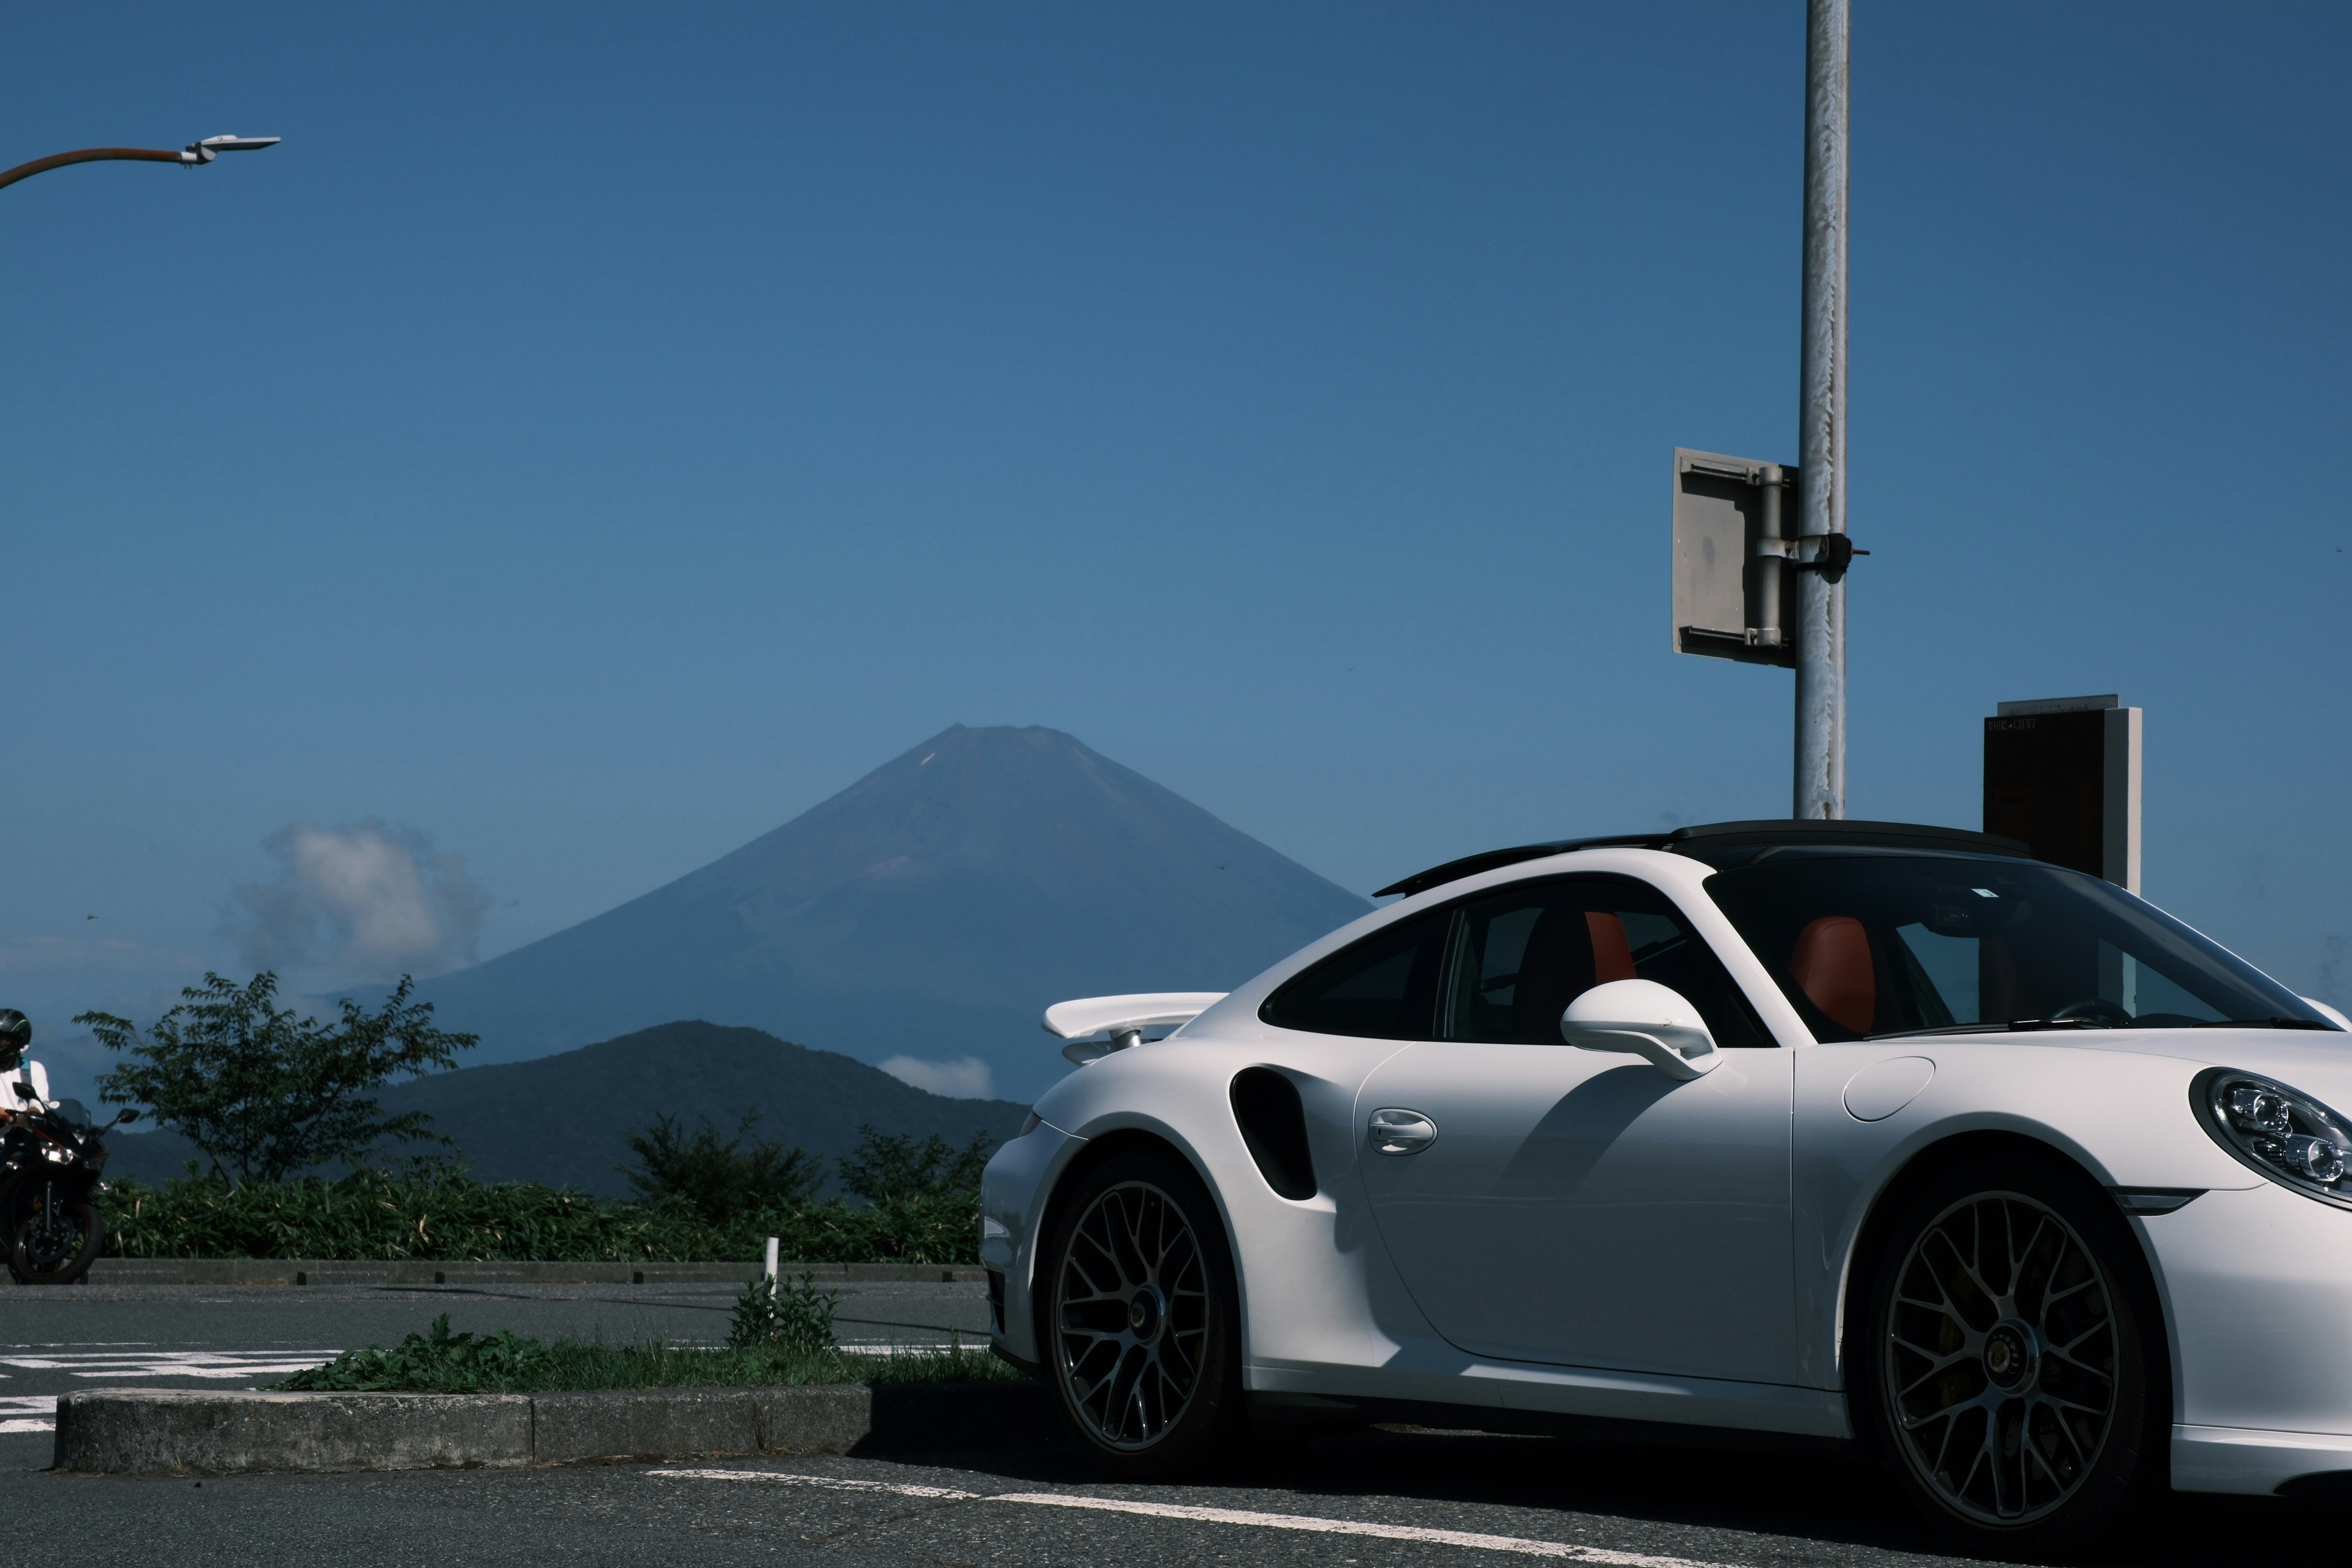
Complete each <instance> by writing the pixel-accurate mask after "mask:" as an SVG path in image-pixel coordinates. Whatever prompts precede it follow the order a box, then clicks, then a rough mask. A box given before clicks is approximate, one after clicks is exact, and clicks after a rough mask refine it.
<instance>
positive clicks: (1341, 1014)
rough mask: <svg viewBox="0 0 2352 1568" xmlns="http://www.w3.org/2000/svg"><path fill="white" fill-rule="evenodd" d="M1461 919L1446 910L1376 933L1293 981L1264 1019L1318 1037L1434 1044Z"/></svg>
mask: <svg viewBox="0 0 2352 1568" xmlns="http://www.w3.org/2000/svg"><path fill="white" fill-rule="evenodd" d="M1453 920H1454V911H1453V910H1434V911H1433V912H1432V913H1429V914H1425V915H1420V916H1417V917H1415V918H1414V919H1412V920H1409V921H1399V922H1398V923H1397V924H1395V925H1392V926H1387V927H1384V928H1382V929H1381V930H1380V931H1374V932H1373V933H1372V934H1371V935H1370V936H1368V937H1366V938H1364V939H1363V941H1361V942H1357V943H1355V944H1354V945H1353V946H1351V947H1344V948H1341V949H1340V950H1339V952H1335V953H1333V954H1332V955H1331V956H1330V957H1328V958H1327V959H1325V960H1323V961H1322V962H1321V963H1318V964H1316V965H1315V966H1314V967H1313V968H1311V969H1308V970H1307V971H1306V972H1305V973H1301V974H1299V975H1298V976H1297V977H1296V978H1295V979H1293V980H1291V981H1289V982H1288V983H1287V984H1285V985H1284V986H1283V987H1282V988H1281V989H1280V990H1278V991H1276V993H1275V994H1273V995H1271V996H1269V997H1267V998H1266V1000H1265V1005H1264V1006H1262V1007H1260V1008H1259V1009H1258V1016H1259V1017H1260V1018H1262V1019H1264V1020H1265V1022H1267V1023H1269V1024H1272V1025H1274V1026H1276V1027H1277V1028H1283V1029H1304V1030H1307V1031H1308V1032H1309V1033H1312V1034H1318V1035H1357V1036H1361V1037H1366V1038H1370V1039H1381V1040H1425V1039H1428V1038H1429V1037H1430V1031H1431V1026H1432V1024H1433V1021H1434V1019H1435V1016H1436V1013H1437V989H1438V981H1439V977H1440V975H1441V974H1442V973H1443V972H1444V966H1445V938H1446V933H1447V931H1449V930H1450V929H1451V927H1452V924H1453Z"/></svg>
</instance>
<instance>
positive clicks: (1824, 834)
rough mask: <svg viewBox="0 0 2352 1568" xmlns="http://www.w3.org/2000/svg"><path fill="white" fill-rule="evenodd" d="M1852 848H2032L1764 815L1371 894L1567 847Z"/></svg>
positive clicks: (1914, 827)
mask: <svg viewBox="0 0 2352 1568" xmlns="http://www.w3.org/2000/svg"><path fill="white" fill-rule="evenodd" d="M1799 846H1802V847H1821V848H1853V849H1941V850H1945V851H1948V852H1949V851H1957V852H1958V853H1961V854H1969V855H2006V856H2010V857H2011V858H2018V859H2027V860H2030V859H2032V858H2033V851H2032V849H2030V848H2028V847H2026V846H2025V845H2023V844H2021V843H2019V842H2018V841H2017V840H2016V839H2014V838H2002V837H1998V836H1996V835H1994V834H1990V833H1970V832H1969V831H1968V829H1966V828H1963V827H1931V826H1927V825H1925V824H1922V823H1915V822H1815V821H1801V820H1798V819H1796V818H1785V819H1780V818H1768V819H1765V820H1762V821H1757V822H1709V823H1703V824H1698V825H1696V826H1690V827H1677V828H1675V829H1673V830H1672V831H1671V832H1666V833H1624V834H1618V835H1615V836H1612V837H1601V838H1561V839H1556V840H1554V841H1552V842H1551V843H1549V844H1520V845H1515V846H1514V847H1511V848H1508V849H1488V850H1486V851H1484V852H1482V853H1480V854H1476V855H1465V856H1464V857H1462V858H1461V859H1459V860H1448V861H1447V862H1445V864H1444V865H1443V866H1432V867H1431V868H1429V869H1428V870H1426V871H1416V872H1414V873H1413V874H1412V876H1410V877H1407V878H1404V879H1402V880H1401V881H1395V882H1391V883H1390V884H1389V885H1388V886H1387V887H1385V888H1382V889H1381V890H1380V891H1379V892H1377V893H1374V894H1373V895H1372V897H1374V898H1376V899H1385V898H1387V897H1388V896H1389V895H1390V894H1391V893H1402V894H1404V895H1406V896H1407V897H1411V896H1412V894H1414V893H1425V892H1427V891H1428V890H1429V889H1432V888H1438V887H1443V886H1444V885H1445V884H1446V883H1448V882H1458V881H1460V880H1461V879H1463V878H1465V877H1475V876H1476V875H1477V874H1478V873H1479V872H1481V871H1492V870H1495V869H1496V868H1500V867H1504V866H1515V865H1517V864H1518V863H1519V862H1520V861H1522V860H1538V859H1541V858H1543V857H1545V856H1547V855H1565V854H1567V853H1568V852H1569V851H1570V850H1571V849H1599V848H1603V847H1625V848H1633V849H1664V850H1665V851H1667V852H1668V853H1670V854H1675V855H1689V856H1692V857H1694V858H1702V859H1711V858H1714V856H1715V853H1716V852H1717V851H1720V850H1727V849H1751V848H1753V849H1768V848H1780V847H1799Z"/></svg>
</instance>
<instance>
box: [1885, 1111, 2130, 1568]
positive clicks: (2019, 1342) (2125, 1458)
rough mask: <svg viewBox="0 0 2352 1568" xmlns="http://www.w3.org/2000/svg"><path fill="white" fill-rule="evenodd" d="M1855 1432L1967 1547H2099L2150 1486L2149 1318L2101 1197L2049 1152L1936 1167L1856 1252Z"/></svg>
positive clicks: (2124, 1243)
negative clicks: (1862, 1253)
mask: <svg viewBox="0 0 2352 1568" xmlns="http://www.w3.org/2000/svg"><path fill="white" fill-rule="evenodd" d="M1860 1300H1861V1309H1862V1310H1861V1313H1860V1326H1861V1330H1862V1331H1861V1333H1860V1335H1859V1336H1858V1337H1857V1338H1855V1339H1853V1340H1850V1341H1849V1342H1848V1349H1847V1352H1846V1358H1845V1359H1846V1365H1847V1369H1848V1374H1847V1375H1848V1384H1849V1386H1850V1387H1851V1388H1852V1389H1853V1406H1852V1408H1853V1420H1854V1427H1855V1430H1856V1432H1857V1434H1859V1435H1861V1436H1864V1437H1865V1439H1867V1440H1869V1441H1871V1442H1872V1443H1873V1444H1874V1447H1876V1448H1877V1449H1878V1451H1879V1454H1880V1457H1881V1458H1882V1459H1883V1460H1884V1461H1885V1463H1886V1464H1887V1466H1888V1467H1889V1468H1891V1469H1893V1471H1894V1472H1895V1477H1896V1478H1897V1479H1898V1480H1899V1481H1900V1483H1901V1484H1902V1486H1903V1489H1904V1490H1905V1491H1906V1493H1907V1494H1908V1495H1909V1497H1910V1499H1911V1500H1912V1502H1913V1503H1914V1504H1915V1505H1916V1506H1917V1507H1918V1509H1919V1510H1920V1511H1921V1512H1923V1513H1924V1514H1926V1515H1927V1518H1928V1519H1929V1520H1930V1521H1932V1522H1933V1523H1934V1524H1935V1525H1936V1526H1937V1528H1938V1530H1939V1531H1940V1532H1941V1533H1942V1534H1943V1535H1944V1536H1945V1537H1946V1538H1947V1539H1948V1540H1949V1541H1950V1542H1953V1543H1954V1544H1955V1545H1956V1546H1958V1547H1959V1548H1961V1549H1962V1550H1964V1551H1966V1552H1969V1553H1970V1554H1971V1555H1977V1556H1990V1557H2008V1558H2024V1559H2042V1558H2051V1557H2063V1556H2066V1555H2069V1554H2072V1553H2074V1552H2079V1551H2081V1550H2083V1549H2084V1548H2086V1547H2089V1546H2092V1545H2094V1544H2099V1545H2107V1544H2112V1543H2113V1542H2115V1541H2116V1539H2117V1538H2118V1537H2119V1536H2120V1535H2122V1534H2124V1533H2126V1532H2127V1531H2128V1530H2129V1529H2130V1528H2132V1527H2133V1526H2135V1525H2137V1523H2139V1522H2140V1521H2144V1520H2145V1519H2146V1518H2147V1511H2148V1510H2147V1509H2146V1508H2145V1507H2144V1506H2143V1505H2144V1504H2145V1503H2146V1502H2147V1501H2149V1500H2152V1499H2153V1498H2155V1497H2156V1496H2158V1495H2160V1494H2161V1493H2162V1491H2163V1490H2164V1488H2165V1486H2166V1481H2167V1477H2168V1462H2167V1453H2168V1449H2167V1438H2168V1435H2169V1432H2170V1428H2171V1417H2172V1401H2171V1378H2170V1373H2169V1362H2168V1358H2167V1357H2166V1355H2165V1345H2166V1339H2165V1333H2164V1321H2163V1317H2162V1314H2161V1311H2160V1309H2159V1308H2158V1305H2157V1300H2156V1290H2155V1286H2154V1284H2153V1281H2152V1280H2151V1279H2150V1277H2149V1274H2148V1270H2147V1261H2146V1258H2145V1257H2144V1256H2143V1255H2142V1252H2141V1250H2140V1247H2139V1243H2138V1240H2137V1237H2134V1236H2133V1234H2132V1232H2131V1229H2130V1227H2129V1226H2127V1225H2126V1223H2125V1222H2124V1219H2123V1216H2122V1215H2121V1213H2120V1212H2119V1211H2118V1210H2117V1209H2116V1205H2115V1202H2114V1200H2113V1199H2112V1198H2110V1197H2109V1196H2108V1195H2107V1194H2105V1192H2103V1191H2101V1190H2100V1189H2099V1188H2098V1187H2097V1186H2096V1185H2095V1184H2093V1183H2092V1182H2091V1181H2090V1179H2089V1178H2088V1177H2086V1176H2084V1174H2083V1173H2081V1172H2080V1171H2078V1170H2076V1169H2075V1168H2074V1166H2072V1165H2070V1164H2068V1163H2066V1162H2064V1161H2063V1160H2061V1159H2059V1158H2057V1157H2056V1156H2054V1155H2053V1156H2047V1157H2042V1156H2032V1155H2021V1156H2013V1157H2000V1158H1990V1159H1984V1160H1979V1161H1975V1162H1971V1163H1969V1164H1968V1165H1965V1166H1962V1167H1958V1168H1956V1169H1953V1170H1951V1171H1948V1172H1946V1173H1943V1174H1941V1175H1939V1176H1937V1177H1936V1178H1935V1179H1933V1180H1932V1181H1930V1182H1929V1183H1928V1184H1927V1186H1926V1187H1925V1188H1924V1189H1922V1190H1920V1191H1919V1192H1917V1193H1916V1194H1913V1195H1912V1196H1911V1198H1910V1199H1909V1201H1908V1202H1906V1203H1905V1204H1904V1205H1903V1208H1902V1211H1901V1212H1900V1214H1899V1215H1897V1216H1896V1217H1895V1221H1894V1223H1893V1224H1892V1225H1891V1226H1889V1227H1888V1228H1887V1229H1886V1230H1885V1231H1884V1232H1883V1233H1882V1234H1881V1236H1880V1237H1879V1240H1878V1244H1877V1245H1875V1246H1874V1248H1873V1256H1872V1258H1870V1260H1869V1264H1868V1267H1867V1268H1866V1270H1865V1276H1864V1281H1863V1292H1862V1296H1861V1299H1860Z"/></svg>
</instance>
